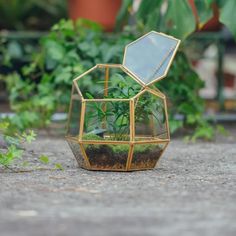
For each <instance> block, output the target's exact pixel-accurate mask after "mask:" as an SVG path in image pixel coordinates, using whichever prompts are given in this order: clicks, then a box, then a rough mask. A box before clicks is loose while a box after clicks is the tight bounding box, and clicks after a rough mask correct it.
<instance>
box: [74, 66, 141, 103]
mask: <svg viewBox="0 0 236 236" xmlns="http://www.w3.org/2000/svg"><path fill="white" fill-rule="evenodd" d="M77 84H78V87H79V89H80V91H81V93H82V95H83V97H84V98H85V99H103V98H131V97H133V96H135V95H136V94H137V93H138V92H139V91H140V89H141V86H140V84H138V83H137V82H136V81H135V80H134V79H133V78H131V77H130V76H129V75H127V74H126V73H125V72H124V71H123V70H122V69H121V68H113V67H108V68H105V67H102V68H96V69H94V70H92V71H91V72H90V73H88V74H86V75H84V76H83V77H82V78H80V79H79V80H78V81H77Z"/></svg>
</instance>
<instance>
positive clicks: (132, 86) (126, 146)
mask: <svg viewBox="0 0 236 236" xmlns="http://www.w3.org/2000/svg"><path fill="white" fill-rule="evenodd" d="M179 43H180V40H178V39H176V38H173V37H171V36H168V35H165V34H162V33H157V32H154V31H151V32H149V33H148V34H146V35H144V36H143V37H141V38H139V39H137V40H136V41H134V42H132V43H130V44H129V45H127V46H126V48H125V53H124V60H123V63H122V64H97V65H95V66H94V67H93V68H91V69H90V70H88V71H86V72H85V73H84V74H82V75H80V76H79V77H77V78H75V79H74V80H73V85H72V92H71V102H70V108H69V115H68V128H67V136H66V139H67V141H68V143H69V146H70V148H71V150H72V152H73V154H74V156H75V158H76V159H77V162H78V164H79V166H80V167H82V168H85V169H88V170H106V171H134V170H145V169H152V168H154V167H155V165H156V163H157V162H158V160H159V159H160V157H161V155H162V153H163V152H164V150H165V148H166V147H167V145H168V143H169V141H170V134H169V125H168V115H167V105H166V97H165V95H164V94H163V93H161V92H160V91H159V90H158V89H157V88H156V87H155V86H154V83H155V82H157V81H159V80H160V79H162V78H164V77H165V76H166V74H167V71H168V69H169V67H170V64H171V62H172V60H173V58H174V56H175V53H176V51H177V49H178V46H179Z"/></svg>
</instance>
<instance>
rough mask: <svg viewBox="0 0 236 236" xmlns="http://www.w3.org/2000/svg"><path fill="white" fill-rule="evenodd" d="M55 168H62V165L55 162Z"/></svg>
mask: <svg viewBox="0 0 236 236" xmlns="http://www.w3.org/2000/svg"><path fill="white" fill-rule="evenodd" d="M55 169H57V170H64V168H63V167H62V165H61V164H60V163H55Z"/></svg>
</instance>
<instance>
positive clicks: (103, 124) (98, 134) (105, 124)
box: [83, 101, 130, 141]
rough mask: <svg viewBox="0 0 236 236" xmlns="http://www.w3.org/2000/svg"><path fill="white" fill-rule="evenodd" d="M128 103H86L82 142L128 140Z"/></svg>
mask: <svg viewBox="0 0 236 236" xmlns="http://www.w3.org/2000/svg"><path fill="white" fill-rule="evenodd" d="M129 117H130V110H129V101H102V102H95V101H87V102H86V110H85V120H84V133H83V140H116V141H120V140H129V138H130V137H129V134H130V131H129V129H130V118H129Z"/></svg>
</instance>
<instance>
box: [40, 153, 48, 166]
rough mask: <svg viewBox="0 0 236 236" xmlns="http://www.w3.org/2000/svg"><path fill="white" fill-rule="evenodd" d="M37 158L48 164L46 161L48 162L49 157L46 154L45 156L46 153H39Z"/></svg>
mask: <svg viewBox="0 0 236 236" xmlns="http://www.w3.org/2000/svg"><path fill="white" fill-rule="evenodd" d="M39 160H40V161H41V162H42V163H43V164H48V163H49V158H48V156H46V155H41V156H40V157H39Z"/></svg>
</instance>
